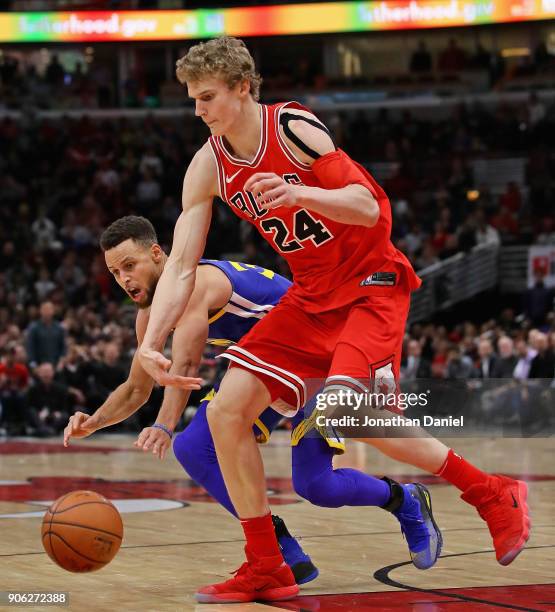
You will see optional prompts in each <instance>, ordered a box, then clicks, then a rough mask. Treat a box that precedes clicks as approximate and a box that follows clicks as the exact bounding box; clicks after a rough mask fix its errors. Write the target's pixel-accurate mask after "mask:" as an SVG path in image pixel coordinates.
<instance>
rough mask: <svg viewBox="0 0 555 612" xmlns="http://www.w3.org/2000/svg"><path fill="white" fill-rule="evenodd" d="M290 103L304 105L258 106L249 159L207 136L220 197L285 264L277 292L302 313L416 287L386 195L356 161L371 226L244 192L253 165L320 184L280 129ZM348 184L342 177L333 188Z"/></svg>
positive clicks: (254, 168)
mask: <svg viewBox="0 0 555 612" xmlns="http://www.w3.org/2000/svg"><path fill="white" fill-rule="evenodd" d="M295 108H297V109H302V110H307V109H305V108H304V107H302V106H301V105H299V104H298V103H296V102H288V103H281V104H274V105H271V106H267V105H264V104H260V105H259V109H260V113H261V120H262V129H261V136H260V144H259V147H258V151H257V153H256V155H255V157H254V159H253V160H252V161H246V160H243V159H238V158H237V157H235V156H234V155H233V153H232V152H231V151H230V150H229V145H227V143H226V142H225V140H224V138H222V137H221V136H211V137H210V140H209V142H210V145H211V148H212V152H213V154H214V158H215V160H216V164H217V166H218V183H219V189H220V195H221V198H222V200H224V201H225V202H226V203H227V204H228V205H229V206H230V207H231V209H232V210H233V212H234V213H235V214H236V215H237V216H238V217H240V218H241V219H245V220H247V221H249V222H250V223H252V224H253V225H255V226H256V228H257V230H258V231H259V232H260V234H261V235H262V236H263V237H264V238H265V239H266V240H267V241H268V242H269V243H270V244H271V245H272V247H273V248H274V249H275V250H276V251H277V252H278V253H280V254H281V255H283V257H285V259H286V260H287V262H288V264H289V267H290V268H291V272H292V273H293V280H294V282H293V285H292V287H291V289H290V290H289V291H288V292H287V294H286V296H285V297H284V298H283V299H284V300H293V301H294V302H295V303H297V304H299V306H301V307H302V308H304V309H305V310H306V311H308V312H323V311H326V310H331V309H333V308H338V307H340V306H343V305H345V304H348V303H350V302H353V301H355V300H357V299H359V298H361V297H364V296H365V295H368V294H370V293H372V292H374V293H376V290H382V291H383V289H384V287H383V286H380V285H386V284H403V285H405V286H408V287H409V288H410V289H415V288H417V287H418V286H419V285H420V279H419V278H418V277H417V276H416V274H415V273H414V271H413V269H412V267H411V265H410V263H409V262H408V260H407V259H406V257H405V256H404V255H403V254H402V253H401V252H400V251H398V250H397V249H396V248H395V247H394V246H393V244H392V243H391V241H390V235H391V207H390V204H389V200H388V199H387V196H386V195H385V193H384V191H383V190H382V189H381V187H380V186H379V185H378V184H377V183H376V181H375V180H374V179H373V178H372V177H371V176H370V174H369V173H368V172H367V171H366V170H365V169H364V168H362V167H361V166H358V165H357V166H358V168H359V170H360V171H361V172H362V174H363V180H364V183H363V184H364V186H365V187H367V188H368V189H369V190H370V191H371V193H372V194H373V195H374V197H375V198H376V200H377V202H378V205H379V207H380V217H379V220H378V222H377V224H376V225H375V226H374V227H371V228H368V227H363V226H360V225H347V224H344V223H339V222H338V221H334V220H332V219H329V218H327V217H325V216H324V215H322V214H320V213H318V212H314V211H311V210H308V209H305V208H300V207H296V206H294V207H278V208H275V209H273V210H263V209H261V208H260V206H259V205H258V203H257V202H256V200H255V198H254V197H253V195H252V194H251V193H248V192H245V191H244V189H243V188H244V185H245V182H246V181H247V179H248V178H249V177H250V176H252V175H253V174H255V173H257V172H274V173H276V174H278V175H279V176H281V177H283V179H284V180H285V181H287V182H289V183H295V184H304V185H307V186H311V187H324V185H323V184H322V181H321V180H319V179H318V177H317V176H316V174H315V172H314V171H313V170H312V168H311V166H310V165H308V164H305V163H303V162H301V161H300V160H299V159H297V157H296V156H295V154H294V153H293V151H292V150H291V148H290V147H289V146H288V145H287V143H286V142H285V139H284V138H283V137H282V135H281V134H280V131H279V119H280V113H281V112H282V111H283V110H284V109H288V110H289V109H295ZM342 155H344V154H342ZM320 159H322V160H323V159H325V156H324V157H322V158H320ZM316 163H318V162H316ZM358 182H361V181H358ZM347 184H349V182H348V181H347V182H346V183H345V184H343V185H337V188H339V187H344V186H345V185H347ZM324 188H325V187H324ZM328 188H329V187H328ZM377 273H385V275H384V274H381V275H377ZM387 273H389V274H387ZM372 279H375V280H372ZM384 279H385V280H384ZM392 279H394V280H393V281H392Z"/></svg>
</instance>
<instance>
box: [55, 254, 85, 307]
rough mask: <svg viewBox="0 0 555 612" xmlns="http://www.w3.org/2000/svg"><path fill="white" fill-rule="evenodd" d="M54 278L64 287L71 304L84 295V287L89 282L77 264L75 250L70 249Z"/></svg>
mask: <svg viewBox="0 0 555 612" xmlns="http://www.w3.org/2000/svg"><path fill="white" fill-rule="evenodd" d="M54 278H55V280H56V282H57V284H58V285H59V286H60V287H61V288H62V289H63V291H64V294H65V297H66V300H67V302H68V303H69V304H75V303H78V302H79V301H80V299H81V297H82V289H83V287H84V285H85V283H86V282H87V277H86V276H85V274H84V272H83V270H82V269H81V268H80V267H79V266H78V265H77V256H76V254H75V251H68V252H67V253H66V254H65V255H64V258H63V260H62V264H61V265H60V267H59V268H58V269H57V270H56V273H55V275H54Z"/></svg>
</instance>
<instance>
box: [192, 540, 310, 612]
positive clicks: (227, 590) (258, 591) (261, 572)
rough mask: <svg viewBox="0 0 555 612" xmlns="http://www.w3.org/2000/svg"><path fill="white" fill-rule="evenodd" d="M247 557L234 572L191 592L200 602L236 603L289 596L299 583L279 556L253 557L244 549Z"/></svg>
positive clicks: (278, 599)
mask: <svg viewBox="0 0 555 612" xmlns="http://www.w3.org/2000/svg"><path fill="white" fill-rule="evenodd" d="M245 552H246V553H247V559H248V561H247V562H246V563H243V565H241V567H240V568H239V569H238V570H237V571H236V572H234V573H235V576H234V577H233V578H230V579H229V580H226V581H225V582H219V583H217V584H210V585H208V586H205V587H202V588H201V589H199V590H198V591H197V593H196V594H195V598H196V600H197V601H198V602H200V603H239V602H241V603H242V602H248V601H255V600H259V601H283V600H285V599H293V597H296V595H297V594H298V593H299V587H298V585H297V583H296V582H295V577H294V576H293V573H292V572H291V569H290V568H289V566H288V565H287V564H286V563H285V561H283V558H282V557H281V556H280V555H279V556H275V557H262V558H260V559H256V558H254V557H253V555H252V553H250V552H247V550H246V548H245Z"/></svg>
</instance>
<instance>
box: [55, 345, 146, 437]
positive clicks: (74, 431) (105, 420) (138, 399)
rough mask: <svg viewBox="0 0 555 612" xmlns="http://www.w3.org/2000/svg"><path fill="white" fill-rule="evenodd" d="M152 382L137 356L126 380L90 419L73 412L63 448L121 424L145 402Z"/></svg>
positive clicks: (65, 431) (82, 414)
mask: <svg viewBox="0 0 555 612" xmlns="http://www.w3.org/2000/svg"><path fill="white" fill-rule="evenodd" d="M153 384H154V381H153V380H152V378H151V377H150V376H149V375H148V374H147V373H146V372H145V371H144V370H143V368H142V367H141V365H140V363H139V358H138V354H137V352H135V355H134V356H133V362H132V364H131V370H130V372H129V376H128V378H127V380H126V381H125V382H124V383H122V384H121V385H119V387H117V388H116V389H114V391H112V393H110V395H109V396H108V398H107V399H106V401H105V402H104V403H103V404H102V406H100V408H98V410H96V411H95V412H94V414H92V415H88V414H85V413H83V412H76V413H75V414H74V415H72V416H70V417H69V422H68V424H67V425H66V427H65V429H64V446H68V445H69V440H70V438H85V437H87V436H90V435H91V434H92V433H94V432H95V431H97V430H99V429H102V428H103V427H109V426H110V425H115V424H116V423H120V422H121V421H125V419H127V418H128V417H130V416H131V415H132V414H133V413H135V412H137V410H139V408H140V407H141V406H142V405H143V404H144V403H145V402H146V401H147V400H148V398H149V397H150V392H151V391H152V386H153Z"/></svg>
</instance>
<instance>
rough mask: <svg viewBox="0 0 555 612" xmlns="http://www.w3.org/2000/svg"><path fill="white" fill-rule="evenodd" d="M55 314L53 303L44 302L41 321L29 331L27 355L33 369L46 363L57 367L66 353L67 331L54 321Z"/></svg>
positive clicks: (41, 309) (29, 328)
mask: <svg viewBox="0 0 555 612" xmlns="http://www.w3.org/2000/svg"><path fill="white" fill-rule="evenodd" d="M54 312H55V311H54V304H53V303H52V302H42V304H41V305H40V319H39V320H38V321H34V322H33V323H31V324H30V325H29V327H28V329H27V355H28V358H29V365H30V366H31V367H32V368H35V367H36V366H37V365H38V364H39V363H44V362H47V363H51V364H52V365H53V366H54V367H56V366H57V365H58V362H59V361H60V358H61V357H62V356H63V355H64V354H65V352H66V344H65V331H64V328H63V327H62V326H61V325H60V323H58V321H56V320H55V319H54Z"/></svg>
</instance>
